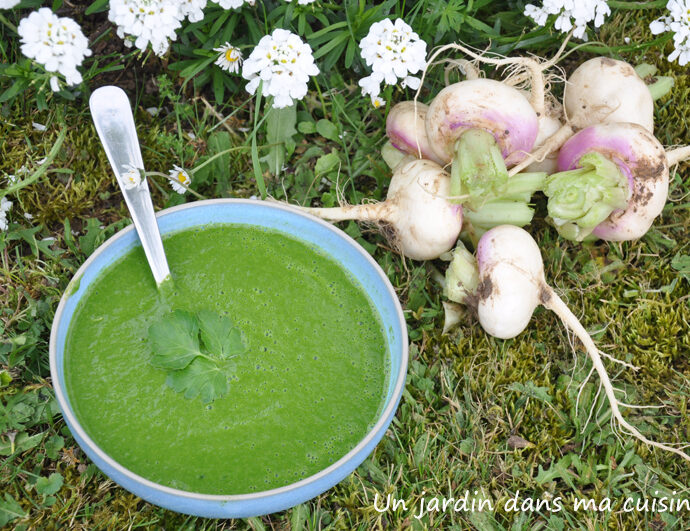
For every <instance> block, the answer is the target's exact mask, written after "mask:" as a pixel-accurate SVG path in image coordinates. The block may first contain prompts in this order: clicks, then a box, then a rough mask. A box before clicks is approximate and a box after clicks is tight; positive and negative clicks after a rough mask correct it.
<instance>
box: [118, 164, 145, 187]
mask: <svg viewBox="0 0 690 531" xmlns="http://www.w3.org/2000/svg"><path fill="white" fill-rule="evenodd" d="M126 168H127V171H126V172H125V173H123V174H122V175H121V177H122V183H123V184H124V186H125V190H131V189H132V188H136V187H138V186H139V185H140V184H141V171H140V170H139V169H138V168H135V167H134V166H132V165H131V164H127V166H126Z"/></svg>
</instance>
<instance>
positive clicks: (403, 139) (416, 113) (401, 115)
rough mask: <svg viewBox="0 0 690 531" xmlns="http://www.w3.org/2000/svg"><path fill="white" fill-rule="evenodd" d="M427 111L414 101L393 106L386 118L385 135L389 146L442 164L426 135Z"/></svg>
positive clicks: (424, 106) (426, 107) (425, 107)
mask: <svg viewBox="0 0 690 531" xmlns="http://www.w3.org/2000/svg"><path fill="white" fill-rule="evenodd" d="M428 109H429V107H428V106H427V105H424V104H423V103H418V102H414V101H402V102H400V103H397V104H395V105H394V106H393V108H392V109H391V110H390V112H389V113H388V117H387V118H386V135H387V136H388V139H389V141H390V142H391V144H393V146H395V147H396V148H397V149H399V150H400V151H402V152H403V153H408V154H410V155H412V156H414V157H416V158H418V159H428V160H433V161H434V162H436V163H438V164H442V163H443V161H442V160H441V159H440V158H439V157H438V156H437V155H436V153H435V152H434V150H433V149H432V147H431V145H430V144H429V138H428V137H427V134H426V126H425V123H426V114H427V111H428Z"/></svg>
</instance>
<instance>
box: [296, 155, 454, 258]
mask: <svg viewBox="0 0 690 531" xmlns="http://www.w3.org/2000/svg"><path fill="white" fill-rule="evenodd" d="M449 191H450V182H449V177H448V173H447V172H445V171H444V170H443V168H441V167H440V166H439V165H438V164H436V163H435V162H432V161H430V160H425V159H417V160H413V161H411V162H407V163H405V164H402V165H400V166H398V168H397V169H396V170H395V172H394V174H393V177H392V178H391V182H390V185H389V187H388V195H387V197H386V200H385V201H383V202H381V203H367V204H362V205H346V206H341V207H336V208H304V207H295V208H300V210H302V211H304V212H308V213H310V214H313V215H315V216H318V217H320V218H322V219H326V220H329V221H343V220H349V219H353V220H357V221H365V222H371V223H374V224H377V225H379V226H380V228H381V229H382V232H384V234H386V236H387V237H388V239H389V240H390V242H391V245H392V246H393V247H394V248H396V249H397V250H399V251H400V252H401V253H402V254H403V255H405V256H407V257H408V258H412V259H415V260H432V259H435V258H438V257H439V256H440V255H441V254H443V253H444V252H446V251H448V250H449V249H451V248H452V247H453V245H454V244H455V242H456V241H457V239H458V235H459V234H460V230H461V229H462V207H461V206H460V205H454V204H451V203H449V202H448V200H447V197H448V193H449ZM293 206H294V205H293Z"/></svg>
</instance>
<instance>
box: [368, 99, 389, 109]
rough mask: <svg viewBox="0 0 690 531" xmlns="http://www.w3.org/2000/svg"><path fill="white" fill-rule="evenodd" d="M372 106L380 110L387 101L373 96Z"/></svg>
mask: <svg viewBox="0 0 690 531" xmlns="http://www.w3.org/2000/svg"><path fill="white" fill-rule="evenodd" d="M371 104H372V105H373V106H374V107H375V108H377V109H378V108H379V107H383V106H384V105H385V104H386V100H384V99H383V98H381V97H379V96H372V97H371Z"/></svg>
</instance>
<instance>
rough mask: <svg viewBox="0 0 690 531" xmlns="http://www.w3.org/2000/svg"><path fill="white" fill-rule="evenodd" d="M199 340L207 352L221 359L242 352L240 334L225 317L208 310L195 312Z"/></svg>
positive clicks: (242, 346)
mask: <svg viewBox="0 0 690 531" xmlns="http://www.w3.org/2000/svg"><path fill="white" fill-rule="evenodd" d="M197 318H198V319H199V329H200V330H201V341H203V343H204V347H206V349H207V350H208V351H209V352H213V353H214V354H216V355H217V356H219V357H221V358H223V359H229V358H231V357H234V356H236V355H237V354H242V353H243V352H244V343H243V342H242V334H240V331H239V330H238V329H237V328H235V327H233V326H232V322H231V321H230V319H228V318H227V317H221V316H220V315H218V314H217V313H214V312H212V311H210V310H201V311H200V312H199V313H198V314H197Z"/></svg>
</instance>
